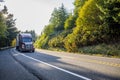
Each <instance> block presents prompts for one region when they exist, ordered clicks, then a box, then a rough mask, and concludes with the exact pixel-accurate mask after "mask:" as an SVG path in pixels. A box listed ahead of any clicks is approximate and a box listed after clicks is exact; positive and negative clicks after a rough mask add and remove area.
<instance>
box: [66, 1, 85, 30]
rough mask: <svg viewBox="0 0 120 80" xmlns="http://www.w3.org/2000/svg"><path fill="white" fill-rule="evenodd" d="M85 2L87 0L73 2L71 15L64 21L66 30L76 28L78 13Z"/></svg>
mask: <svg viewBox="0 0 120 80" xmlns="http://www.w3.org/2000/svg"><path fill="white" fill-rule="evenodd" d="M86 1H87V0H75V2H74V6H75V9H74V12H73V14H72V13H71V14H70V15H69V17H68V18H67V19H66V21H65V25H64V27H65V29H66V30H67V29H73V28H74V27H76V20H77V18H78V12H79V10H80V9H81V8H82V6H83V5H84V4H85V2H86Z"/></svg>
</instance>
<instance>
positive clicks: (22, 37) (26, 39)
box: [16, 33, 35, 52]
mask: <svg viewBox="0 0 120 80" xmlns="http://www.w3.org/2000/svg"><path fill="white" fill-rule="evenodd" d="M16 49H17V50H19V51H21V52H22V51H30V52H34V51H35V48H34V45H33V39H32V35H31V34H30V33H19V34H18V35H17V37H16Z"/></svg>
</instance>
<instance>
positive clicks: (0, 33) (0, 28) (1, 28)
mask: <svg viewBox="0 0 120 80" xmlns="http://www.w3.org/2000/svg"><path fill="white" fill-rule="evenodd" d="M6 28H7V27H6V23H5V18H4V16H3V14H2V12H0V38H1V37H5V36H6Z"/></svg>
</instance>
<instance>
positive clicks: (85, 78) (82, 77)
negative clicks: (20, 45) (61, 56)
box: [14, 50, 92, 80]
mask: <svg viewBox="0 0 120 80" xmlns="http://www.w3.org/2000/svg"><path fill="white" fill-rule="evenodd" d="M14 51H15V50H14ZM17 54H19V55H22V56H24V57H27V58H29V59H32V60H34V61H37V62H40V63H43V64H45V65H48V66H50V67H53V68H55V69H57V70H60V71H63V72H66V73H69V74H71V75H73V76H76V77H79V78H81V79H84V80H92V79H90V78H87V77H84V76H82V75H79V74H76V73H73V72H71V71H68V70H65V69H62V68H60V67H57V66H54V65H51V64H49V63H46V62H43V61H41V60H38V59H35V58H33V57H30V56H27V55H25V54H22V53H17Z"/></svg>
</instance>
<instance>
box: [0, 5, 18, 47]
mask: <svg viewBox="0 0 120 80" xmlns="http://www.w3.org/2000/svg"><path fill="white" fill-rule="evenodd" d="M0 7H1V6H0ZM15 21H16V19H14V15H13V14H11V13H8V9H7V7H6V6H4V8H3V9H2V10H1V11H0V48H2V47H7V46H12V44H13V42H15V40H14V39H15V38H16V35H17V33H18V32H19V31H18V30H17V28H16V27H15Z"/></svg>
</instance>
